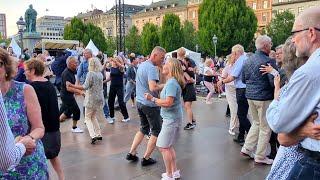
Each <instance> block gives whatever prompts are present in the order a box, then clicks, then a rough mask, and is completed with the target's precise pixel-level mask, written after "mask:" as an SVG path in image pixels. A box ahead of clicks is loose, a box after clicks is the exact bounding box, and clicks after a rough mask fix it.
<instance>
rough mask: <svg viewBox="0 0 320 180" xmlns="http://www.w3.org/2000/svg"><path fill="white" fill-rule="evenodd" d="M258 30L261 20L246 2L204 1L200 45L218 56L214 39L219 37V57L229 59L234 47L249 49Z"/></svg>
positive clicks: (201, 14)
mask: <svg viewBox="0 0 320 180" xmlns="http://www.w3.org/2000/svg"><path fill="white" fill-rule="evenodd" d="M256 30H257V18H256V16H255V14H254V12H253V10H252V9H250V8H249V7H247V5H246V1H245V0H214V1H212V0H203V3H202V4H201V5H200V8H199V43H200V46H201V49H202V50H203V51H204V52H206V53H209V54H212V55H213V54H214V44H213V41H212V37H213V36H214V35H216V36H217V37H218V43H217V54H218V55H227V54H229V53H230V50H231V47H232V46H233V45H235V44H241V45H243V46H244V47H247V46H248V45H249V44H250V42H251V41H252V39H253V37H254V34H255V32H256Z"/></svg>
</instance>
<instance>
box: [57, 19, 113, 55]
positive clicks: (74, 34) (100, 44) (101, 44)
mask: <svg viewBox="0 0 320 180" xmlns="http://www.w3.org/2000/svg"><path fill="white" fill-rule="evenodd" d="M63 38H64V39H66V40H67V39H70V40H78V41H80V42H83V43H84V44H88V43H89V41H90V39H91V40H92V41H93V42H94V44H95V45H96V46H97V48H98V49H99V50H100V51H102V52H104V51H106V50H107V44H106V39H105V37H104V34H103V32H102V30H101V29H100V28H99V27H97V26H95V25H93V24H91V23H89V24H84V23H83V22H82V21H81V20H80V19H78V18H73V19H72V20H71V24H69V25H66V26H65V28H64V34H63Z"/></svg>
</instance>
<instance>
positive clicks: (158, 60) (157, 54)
mask: <svg viewBox="0 0 320 180" xmlns="http://www.w3.org/2000/svg"><path fill="white" fill-rule="evenodd" d="M165 55H166V50H165V49H164V48H162V47H160V46H156V47H155V48H154V49H153V50H152V52H151V55H150V60H151V62H152V63H153V64H154V65H156V66H160V65H161V64H162V63H163V61H164V57H165Z"/></svg>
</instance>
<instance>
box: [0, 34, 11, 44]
mask: <svg viewBox="0 0 320 180" xmlns="http://www.w3.org/2000/svg"><path fill="white" fill-rule="evenodd" d="M10 41H11V39H4V38H3V37H2V35H1V33H0V43H5V45H6V46H8V45H9V44H10Z"/></svg>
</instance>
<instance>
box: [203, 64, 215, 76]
mask: <svg viewBox="0 0 320 180" xmlns="http://www.w3.org/2000/svg"><path fill="white" fill-rule="evenodd" d="M208 71H209V72H210V74H208V73H207V72H208ZM212 74H213V70H212V69H211V68H210V67H207V66H206V67H204V70H203V75H205V76H208V75H211V76H212Z"/></svg>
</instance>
